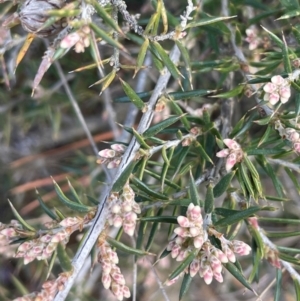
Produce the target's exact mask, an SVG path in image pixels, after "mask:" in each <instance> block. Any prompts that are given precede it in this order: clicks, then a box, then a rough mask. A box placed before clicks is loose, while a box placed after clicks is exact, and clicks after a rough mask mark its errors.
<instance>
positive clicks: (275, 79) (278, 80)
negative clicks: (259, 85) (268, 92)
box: [271, 75, 285, 86]
mask: <svg viewBox="0 0 300 301" xmlns="http://www.w3.org/2000/svg"><path fill="white" fill-rule="evenodd" d="M271 82H272V83H273V84H275V85H276V86H282V85H283V84H284V83H285V80H284V78H283V77H282V76H280V75H275V76H273V77H272V78H271Z"/></svg>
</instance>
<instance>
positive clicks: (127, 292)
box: [123, 285, 131, 298]
mask: <svg viewBox="0 0 300 301" xmlns="http://www.w3.org/2000/svg"><path fill="white" fill-rule="evenodd" d="M123 296H124V297H125V298H130V296H131V294H130V290H129V288H128V287H127V286H126V285H124V287H123Z"/></svg>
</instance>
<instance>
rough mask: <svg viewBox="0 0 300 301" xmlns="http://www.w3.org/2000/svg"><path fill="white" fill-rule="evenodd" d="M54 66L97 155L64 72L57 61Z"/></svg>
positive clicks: (96, 153)
mask: <svg viewBox="0 0 300 301" xmlns="http://www.w3.org/2000/svg"><path fill="white" fill-rule="evenodd" d="M54 66H55V68H56V70H57V72H58V75H59V77H60V79H61V81H62V83H63V86H64V88H65V91H66V93H67V96H68V98H69V100H70V102H71V104H72V106H73V109H74V111H75V113H76V115H77V118H78V120H79V122H80V124H81V126H82V128H83V130H84V132H85V134H86V136H87V138H88V139H89V142H90V144H91V147H92V149H93V151H94V154H95V155H96V156H97V155H98V148H97V145H96V143H95V141H94V139H93V136H92V134H91V132H90V130H89V128H88V127H87V125H86V122H85V120H84V117H83V115H82V113H81V110H80V107H79V105H78V103H77V101H76V99H75V97H74V95H73V93H72V91H71V89H70V87H69V84H68V81H67V79H66V77H65V74H64V72H63V70H62V68H61V66H60V63H59V62H57V61H55V62H54Z"/></svg>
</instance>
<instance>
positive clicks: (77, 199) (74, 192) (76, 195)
mask: <svg viewBox="0 0 300 301" xmlns="http://www.w3.org/2000/svg"><path fill="white" fill-rule="evenodd" d="M68 185H69V188H70V191H71V193H72V195H73V198H74V199H75V201H76V203H78V204H81V205H82V202H81V200H80V198H79V196H78V194H77V192H76V190H75V189H74V187H73V186H72V184H71V182H70V181H69V180H68Z"/></svg>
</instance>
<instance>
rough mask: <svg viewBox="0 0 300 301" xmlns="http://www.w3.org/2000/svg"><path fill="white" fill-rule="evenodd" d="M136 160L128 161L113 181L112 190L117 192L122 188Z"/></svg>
mask: <svg viewBox="0 0 300 301" xmlns="http://www.w3.org/2000/svg"><path fill="white" fill-rule="evenodd" d="M135 164H136V162H134V161H132V162H130V163H129V164H128V165H127V167H126V168H125V170H124V171H123V173H122V174H121V175H120V176H119V177H118V179H117V181H116V182H115V183H114V185H113V187H112V191H114V192H119V191H120V190H122V189H123V187H124V185H125V184H126V182H127V181H128V179H129V177H130V175H131V173H132V171H133V169H134V167H135Z"/></svg>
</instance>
